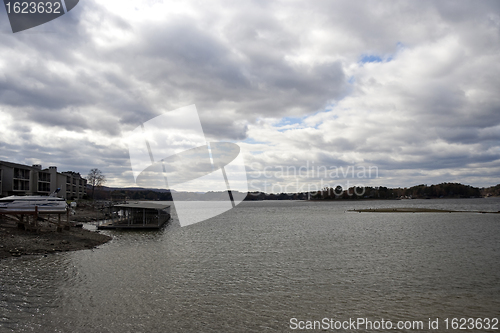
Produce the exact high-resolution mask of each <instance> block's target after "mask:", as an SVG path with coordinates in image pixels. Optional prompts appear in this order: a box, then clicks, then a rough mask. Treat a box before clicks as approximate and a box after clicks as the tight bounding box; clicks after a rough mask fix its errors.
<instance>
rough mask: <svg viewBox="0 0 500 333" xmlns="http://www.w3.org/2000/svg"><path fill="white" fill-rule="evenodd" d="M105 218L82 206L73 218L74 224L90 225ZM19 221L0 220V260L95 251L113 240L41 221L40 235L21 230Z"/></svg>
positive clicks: (82, 230)
mask: <svg viewBox="0 0 500 333" xmlns="http://www.w3.org/2000/svg"><path fill="white" fill-rule="evenodd" d="M101 218H102V212H99V211H95V210H94V209H92V208H91V207H89V206H83V207H78V208H77V209H76V214H75V215H70V221H71V223H70V224H71V225H75V222H90V221H95V220H98V219H101ZM17 222H18V221H17V220H16V219H14V218H11V217H6V216H4V217H3V219H1V220H0V260H2V259H5V258H9V257H20V256H23V255H47V254H50V253H56V252H67V251H79V250H88V249H93V248H95V247H97V246H99V245H102V244H105V243H107V242H109V241H110V240H111V239H112V237H110V236H107V235H103V234H100V233H99V232H96V231H90V230H86V229H83V228H81V225H80V227H75V226H72V227H70V228H69V230H62V231H59V232H58V231H57V228H56V227H55V226H54V225H51V224H50V223H47V222H44V221H39V225H41V228H40V230H39V231H38V232H32V231H26V230H24V229H20V228H18V227H17Z"/></svg>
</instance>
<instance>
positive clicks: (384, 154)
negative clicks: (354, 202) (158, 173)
mask: <svg viewBox="0 0 500 333" xmlns="http://www.w3.org/2000/svg"><path fill="white" fill-rule="evenodd" d="M499 91H500V2H499V1H496V0H493V1H459V2H456V1H443V0H440V1H425V0H424V1H401V0H398V1H390V0H387V1H352V0H349V1H293V0H290V1H263V0H255V1H213V0H211V1H177V0H172V1H167V0H164V1H161V0H149V1H146V0H142V1H140V0H134V1H131V0H106V1H95V0H81V1H80V3H79V4H78V5H77V6H76V7H75V8H73V9H72V10H71V12H68V13H67V14H65V15H63V16H61V17H59V18H58V19H55V20H53V21H51V22H48V23H46V24H44V25H41V26H38V27H35V28H32V29H29V30H25V31H22V32H18V33H15V34H14V33H12V30H11V27H10V25H9V20H8V18H7V13H6V9H5V7H3V6H0V160H7V161H11V162H17V163H23V164H29V165H31V164H42V165H43V167H48V166H49V165H56V166H57V167H58V170H59V171H66V170H72V171H76V172H80V173H81V174H82V175H86V174H87V173H88V171H89V170H90V169H91V168H99V169H100V170H101V171H102V172H103V173H104V174H105V175H106V177H107V180H108V181H107V183H106V185H107V186H116V187H118V186H124V187H126V186H136V185H139V184H136V182H135V178H134V173H133V170H132V165H131V161H130V154H129V145H128V144H127V140H126V138H127V137H129V136H130V133H133V131H134V130H135V129H137V128H140V127H141V124H144V123H146V122H148V121H149V120H151V119H153V118H155V117H158V116H161V115H162V114H165V113H168V112H170V111H174V110H176V109H179V108H182V107H186V106H190V105H196V109H197V112H198V114H199V118H200V121H201V125H202V128H203V132H204V134H205V137H206V140H207V141H210V142H232V143H236V144H237V145H238V146H239V147H240V154H242V156H243V157H244V163H245V165H246V173H247V178H248V182H249V189H250V190H261V191H265V192H284V191H288V192H293V191H300V190H307V189H314V188H315V187H320V188H323V187H324V186H336V185H341V186H343V187H349V186H352V185H359V186H381V185H382V186H389V187H409V186H414V185H418V184H429V185H430V184H437V183H442V182H460V183H464V184H469V185H473V186H478V187H483V186H486V187H487V186H491V185H496V184H498V183H500V94H499ZM178 134H179V135H181V136H182V132H179V133H178ZM167 144H170V143H167ZM304 186H305V187H304ZM152 187H161V184H159V185H158V186H155V185H154V184H153V185H152Z"/></svg>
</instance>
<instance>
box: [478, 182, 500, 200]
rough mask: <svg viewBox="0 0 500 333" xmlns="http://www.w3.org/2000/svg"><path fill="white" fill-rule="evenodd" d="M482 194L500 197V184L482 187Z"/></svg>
mask: <svg viewBox="0 0 500 333" xmlns="http://www.w3.org/2000/svg"><path fill="white" fill-rule="evenodd" d="M481 195H482V196H483V197H500V184H498V185H495V186H491V187H487V188H482V189H481Z"/></svg>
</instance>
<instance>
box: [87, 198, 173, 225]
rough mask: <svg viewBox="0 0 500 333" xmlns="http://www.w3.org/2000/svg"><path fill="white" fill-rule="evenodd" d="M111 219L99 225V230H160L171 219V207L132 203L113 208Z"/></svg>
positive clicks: (157, 204) (158, 204)
mask: <svg viewBox="0 0 500 333" xmlns="http://www.w3.org/2000/svg"><path fill="white" fill-rule="evenodd" d="M110 216H111V219H109V220H106V221H104V222H103V223H100V224H98V225H97V229H99V230H109V229H159V228H161V227H162V226H163V225H164V224H165V223H167V221H168V220H169V219H170V206H169V205H165V204H161V203H156V202H131V203H127V204H121V205H115V206H113V207H112V208H111V212H110Z"/></svg>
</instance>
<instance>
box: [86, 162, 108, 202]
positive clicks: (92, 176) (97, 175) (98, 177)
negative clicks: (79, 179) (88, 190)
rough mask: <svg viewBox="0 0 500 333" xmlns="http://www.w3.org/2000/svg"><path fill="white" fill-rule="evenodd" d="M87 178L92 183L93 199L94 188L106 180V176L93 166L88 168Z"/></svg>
mask: <svg viewBox="0 0 500 333" xmlns="http://www.w3.org/2000/svg"><path fill="white" fill-rule="evenodd" d="M87 180H88V182H89V184H90V185H92V199H94V190H95V188H96V187H100V186H102V185H103V184H104V183H105V182H106V176H104V175H103V174H102V171H101V170H99V169H97V168H95V169H91V170H90V172H89V174H88V175H87Z"/></svg>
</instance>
